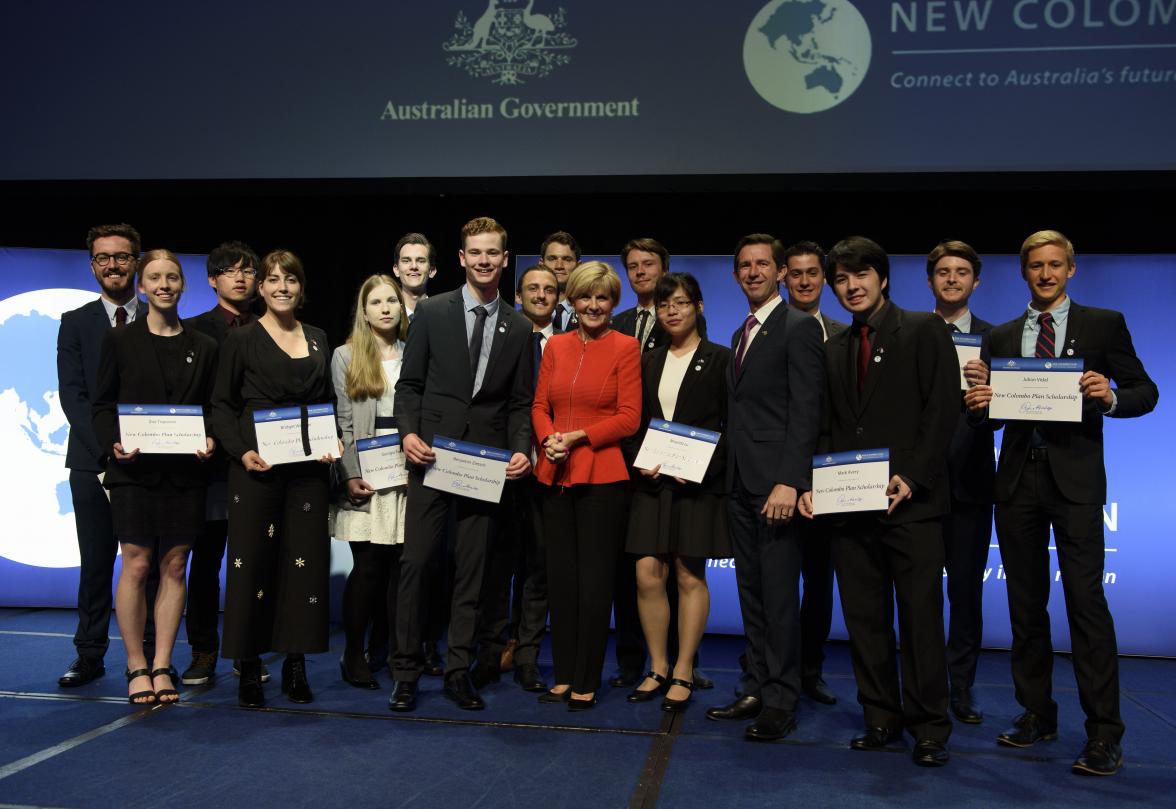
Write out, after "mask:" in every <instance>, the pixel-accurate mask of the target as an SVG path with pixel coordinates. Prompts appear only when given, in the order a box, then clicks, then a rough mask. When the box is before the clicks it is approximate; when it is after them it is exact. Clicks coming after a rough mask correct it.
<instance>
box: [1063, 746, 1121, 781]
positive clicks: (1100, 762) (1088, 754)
mask: <svg viewBox="0 0 1176 809" xmlns="http://www.w3.org/2000/svg"><path fill="white" fill-rule="evenodd" d="M1122 766H1123V748H1122V747H1120V746H1119V743H1118V742H1112V741H1111V740H1109V739H1087V740H1086V746H1085V747H1083V748H1082V753H1081V754H1080V755H1079V756H1078V758H1077V759H1075V761H1074V765H1073V766H1072V767H1070V772H1072V773H1074V774H1075V775H1114V774H1115V773H1117V772H1118V771H1119V768H1120V767H1122Z"/></svg>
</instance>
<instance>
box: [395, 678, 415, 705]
mask: <svg viewBox="0 0 1176 809" xmlns="http://www.w3.org/2000/svg"><path fill="white" fill-rule="evenodd" d="M416 703H417V684H416V683H413V682H409V681H408V680H397V681H396V687H395V688H393V689H392V696H391V697H389V698H388V710H390V711H396V712H397V713H407V712H409V711H411V710H413V709H415V708H416Z"/></svg>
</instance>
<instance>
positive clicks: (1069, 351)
mask: <svg viewBox="0 0 1176 809" xmlns="http://www.w3.org/2000/svg"><path fill="white" fill-rule="evenodd" d="M1066 356H1067V357H1072V356H1074V349H1072V348H1067V349H1066Z"/></svg>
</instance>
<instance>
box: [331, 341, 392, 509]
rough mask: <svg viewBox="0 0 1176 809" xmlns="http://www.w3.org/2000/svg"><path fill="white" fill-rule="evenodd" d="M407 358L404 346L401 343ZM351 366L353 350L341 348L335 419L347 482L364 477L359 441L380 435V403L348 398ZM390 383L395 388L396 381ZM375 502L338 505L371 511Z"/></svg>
mask: <svg viewBox="0 0 1176 809" xmlns="http://www.w3.org/2000/svg"><path fill="white" fill-rule="evenodd" d="M399 345H400V350H401V353H402V354H403V351H404V343H400V344H399ZM350 364H351V346H349V345H341V346H339V347H338V348H336V349H335V355H334V356H333V357H332V358H331V382H332V383H333V384H334V386H335V396H336V399H337V401H336V404H335V419H336V421H337V422H338V423H339V432H340V434H341V435H342V437H343V457H341V458H340V459H339V466H340V470H339V471H340V472H341V473H342V475H341V477H342V478H343V480H345V481H347V480H351V479H352V478H357V477H360V470H359V456H358V454H357V453H356V451H355V441H356V439H359V438H371V437H372V436H373V435H375V434H376V400H375V399H370V398H369V399H359V400H357V401H356V400H352V399H351V397H350V396H348V395H347V367H348V366H349V365H350ZM388 383H389V385H390V386H391V387H395V385H396V380H395V379H390V380H388ZM370 504H371V500H366V501H364V502H363V503H362V504H360V505H358V506H357V505H354V504H353V503H352V502H351V500H350V499H348V498H346V497H342V498H340V499H339V502H338V503H337V504H336V505H337V506H338V507H339V508H342V509H346V510H348V511H368V510H369V508H370Z"/></svg>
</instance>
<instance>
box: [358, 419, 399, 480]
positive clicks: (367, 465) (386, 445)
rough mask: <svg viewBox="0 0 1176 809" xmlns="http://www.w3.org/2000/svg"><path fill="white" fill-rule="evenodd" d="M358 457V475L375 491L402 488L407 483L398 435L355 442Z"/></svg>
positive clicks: (362, 439)
mask: <svg viewBox="0 0 1176 809" xmlns="http://www.w3.org/2000/svg"><path fill="white" fill-rule="evenodd" d="M355 450H356V452H357V453H358V457H359V474H360V477H362V478H363V479H364V480H365V481H367V484H368V485H369V486H371V487H372V488H373V489H375V490H376V491H383V490H384V489H391V488H392V487H393V486H403V485H405V484H406V483H408V468H407V467H406V466H405V465H404V450H403V449H401V448H400V435H399V434H398V433H391V434H389V435H378V436H376V437H375V438H361V439H359V440H358V441H356V442H355Z"/></svg>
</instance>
